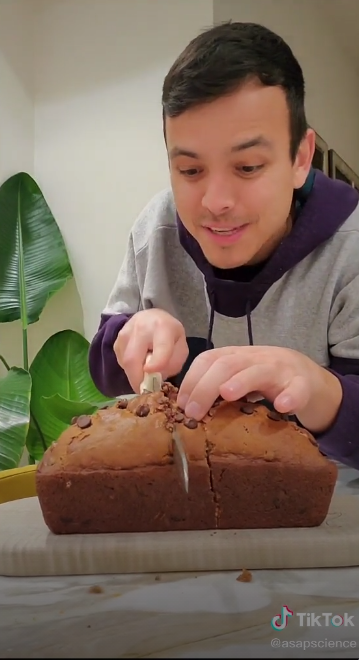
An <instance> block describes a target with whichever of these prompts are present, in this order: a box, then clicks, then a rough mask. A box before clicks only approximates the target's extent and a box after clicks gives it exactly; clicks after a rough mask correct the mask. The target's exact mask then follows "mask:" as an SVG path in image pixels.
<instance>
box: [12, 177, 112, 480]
mask: <svg viewBox="0 0 359 660" xmlns="http://www.w3.org/2000/svg"><path fill="white" fill-rule="evenodd" d="M72 277H73V271H72V268H71V264H70V261H69V258H68V254H67V250H66V246H65V243H64V240H63V238H62V235H61V232H60V229H59V227H58V225H57V222H56V220H55V218H54V216H53V215H52V212H51V210H50V208H49V206H48V204H47V202H46V200H45V197H44V195H43V194H42V191H41V190H40V188H39V186H38V184H37V183H36V181H35V180H34V179H33V178H32V177H31V176H30V175H29V174H27V173H25V172H20V173H18V174H15V175H14V176H12V177H10V178H9V179H8V180H7V181H5V182H4V183H3V184H2V186H0V323H9V322H12V321H20V323H21V338H22V365H21V366H19V365H15V366H10V365H9V364H8V363H7V361H6V357H5V356H3V355H0V360H1V362H2V363H3V365H4V366H5V367H6V369H7V374H6V376H5V377H4V378H2V379H0V470H4V469H9V468H12V467H16V466H17V465H18V463H19V461H20V459H21V457H22V454H23V451H24V449H25V447H26V448H27V451H28V453H29V462H30V463H33V462H35V461H36V460H40V459H41V457H42V456H43V454H44V452H45V451H46V449H47V447H49V446H50V445H51V443H52V442H54V440H56V439H57V438H58V436H59V434H60V433H61V431H62V430H64V429H65V428H66V426H68V425H69V424H70V423H71V418H72V417H74V416H76V415H79V414H81V413H85V412H86V413H89V412H94V411H95V410H96V409H97V408H98V407H99V406H100V405H103V403H104V402H107V401H108V399H107V398H106V397H103V396H102V395H101V394H100V392H98V390H97V389H96V387H95V386H94V384H93V381H92V379H91V376H90V373H89V369H88V359H87V357H88V348H89V343H88V342H87V340H86V339H85V338H84V337H83V336H82V335H80V334H79V333H77V332H75V331H73V330H70V329H69V330H64V331H61V332H58V333H55V334H54V335H53V336H51V337H49V338H48V340H47V341H46V342H45V343H44V345H43V346H42V347H41V348H40V350H39V352H38V353H37V355H36V356H35V358H34V360H33V361H32V363H31V364H29V353H28V327H29V325H30V324H32V323H36V322H37V321H38V320H39V319H40V316H41V314H42V312H43V310H44V308H45V306H46V304H47V302H48V300H50V298H51V297H52V296H54V295H55V294H56V293H57V292H58V291H60V289H62V288H63V287H64V285H65V284H66V282H67V281H68V280H69V279H71V278H72Z"/></svg>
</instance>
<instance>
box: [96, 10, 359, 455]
mask: <svg viewBox="0 0 359 660" xmlns="http://www.w3.org/2000/svg"><path fill="white" fill-rule="evenodd" d="M304 97H305V94H304V81H303V75H302V70H301V67H300V65H299V64H298V62H297V60H296V59H295V57H294V56H293V53H292V52H291V50H290V48H289V46H288V45H287V44H286V43H285V42H284V41H283V40H282V39H281V38H280V37H279V36H277V35H275V34H273V33H272V32H271V31H269V30H268V29H266V28H264V27H262V26H260V25H254V24H249V23H231V22H230V23H226V24H221V25H218V26H216V27H213V28H212V29H209V30H207V31H205V32H203V33H201V34H200V35H199V36H197V37H196V38H195V39H194V40H193V41H192V42H191V43H190V44H189V45H188V46H187V48H186V49H185V50H184V51H183V53H182V54H181V55H180V56H179V57H178V59H177V60H176V62H175V63H174V64H173V66H172V67H171V69H170V71H169V72H168V74H167V76H166V78H165V81H164V85H163V95H162V105H163V125H164V135H165V142H166V148H167V152H168V160H169V167H170V176H171V190H169V191H164V192H162V193H159V194H158V195H156V196H155V197H154V199H152V200H151V202H150V203H149V204H148V205H147V207H146V208H145V209H144V210H143V212H142V213H141V214H140V216H139V218H138V219H137V221H136V222H135V224H134V227H133V229H132V232H131V234H130V237H129V241H128V246H127V253H126V256H125V259H124V262H123V264H122V267H121V269H120V272H119V275H118V279H117V281H116V283H115V285H114V288H113V290H112V292H111V295H110V297H109V300H108V303H107V305H106V307H105V309H104V310H103V314H102V319H101V324H100V327H99V330H98V332H97V334H96V336H95V337H94V339H93V342H92V345H91V349H90V355H89V360H90V369H91V374H92V377H93V380H94V382H95V384H96V385H97V387H98V388H99V389H100V390H101V391H102V392H103V393H105V394H107V395H109V396H118V395H121V394H123V393H126V392H131V391H134V392H138V390H139V385H140V382H141V381H142V379H143V371H144V369H147V370H148V371H160V372H161V373H162V374H163V376H164V378H167V379H172V382H175V383H176V384H177V385H179V386H180V390H179V396H178V403H179V405H180V406H181V407H182V408H184V410H185V413H186V415H188V416H189V417H193V418H195V419H198V420H199V419H201V418H202V417H203V416H204V415H205V413H206V412H207V410H208V409H209V407H210V406H211V404H212V403H213V401H214V400H215V399H216V398H217V397H218V395H221V396H222V397H223V398H224V399H227V400H236V399H238V398H240V397H243V396H247V395H249V396H251V397H253V393H255V394H254V396H258V395H260V396H262V397H264V398H265V399H266V400H267V402H269V405H272V406H274V408H275V409H276V410H278V411H279V412H280V413H287V414H290V415H295V416H296V418H297V420H298V423H299V424H301V425H302V426H304V427H305V428H307V429H308V430H309V431H311V432H312V433H313V435H314V436H315V437H316V438H317V440H318V442H319V445H320V448H321V450H322V451H323V452H324V453H326V454H327V455H329V456H331V457H332V458H336V459H337V460H340V461H342V462H343V463H346V464H348V465H351V466H354V467H357V468H359V259H358V254H359V207H358V194H357V192H356V191H355V190H354V189H352V188H351V187H350V186H348V185H346V184H344V183H342V182H338V181H333V180H331V179H329V178H327V177H326V176H324V174H322V173H321V172H319V171H314V170H312V168H311V161H312V157H313V153H314V149H315V135H314V133H313V131H312V130H310V129H308V127H307V123H306V117H305V108H304ZM149 351H152V352H153V353H152V358H151V360H150V361H149V363H148V365H147V366H145V365H144V363H145V359H146V355H147V353H148V352H149Z"/></svg>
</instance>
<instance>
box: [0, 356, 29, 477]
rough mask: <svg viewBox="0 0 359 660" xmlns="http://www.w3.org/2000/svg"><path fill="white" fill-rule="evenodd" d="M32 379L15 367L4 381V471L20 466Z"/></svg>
mask: <svg viewBox="0 0 359 660" xmlns="http://www.w3.org/2000/svg"><path fill="white" fill-rule="evenodd" d="M30 397H31V376H30V374H29V373H28V372H27V371H25V370H24V369H19V368H18V367H13V368H12V369H10V371H8V373H7V374H6V376H5V377H4V378H1V379H0V470H8V469H11V468H15V467H17V466H18V464H19V462H20V459H21V456H22V454H23V451H24V449H25V443H26V436H27V432H28V428H29V422H30Z"/></svg>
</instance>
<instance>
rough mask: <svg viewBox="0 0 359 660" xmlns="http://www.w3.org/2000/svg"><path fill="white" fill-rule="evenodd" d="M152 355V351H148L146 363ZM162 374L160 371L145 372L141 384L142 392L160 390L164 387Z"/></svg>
mask: <svg viewBox="0 0 359 660" xmlns="http://www.w3.org/2000/svg"><path fill="white" fill-rule="evenodd" d="M151 356H152V351H150V352H148V353H147V357H146V360H145V364H147V363H148V360H149V359H150V358H151ZM162 383H163V380H162V375H161V374H160V373H159V372H156V373H148V372H146V371H145V372H144V375H143V381H142V383H141V385H140V394H146V393H149V392H159V391H160V390H161V387H162Z"/></svg>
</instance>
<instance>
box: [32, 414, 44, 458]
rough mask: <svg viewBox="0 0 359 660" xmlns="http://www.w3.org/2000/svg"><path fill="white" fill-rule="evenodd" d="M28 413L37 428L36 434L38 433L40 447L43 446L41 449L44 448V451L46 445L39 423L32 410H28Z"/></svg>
mask: <svg viewBox="0 0 359 660" xmlns="http://www.w3.org/2000/svg"><path fill="white" fill-rule="evenodd" d="M30 415H31V419H32V421H33V422H34V426H36V430H37V432H38V434H39V436H40V440H41V444H42V448H43V450H44V452H45V451H46V449H47V447H46V442H45V438H44V436H43V434H42V431H41V428H40V424H39V423H38V421H37V419H36V417H35V415H34V414H33V413H32V412H30Z"/></svg>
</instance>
